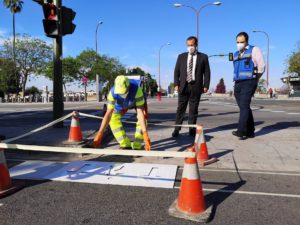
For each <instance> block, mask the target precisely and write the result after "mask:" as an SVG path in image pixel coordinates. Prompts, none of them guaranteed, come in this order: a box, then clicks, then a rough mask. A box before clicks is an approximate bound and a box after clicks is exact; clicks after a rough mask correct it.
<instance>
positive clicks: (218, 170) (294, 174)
mask: <svg viewBox="0 0 300 225" xmlns="http://www.w3.org/2000/svg"><path fill="white" fill-rule="evenodd" d="M178 169H179V170H182V169H183V167H179V168H178ZM201 171H207V172H224V173H237V172H239V173H249V174H263V175H280V176H296V177H298V176H300V173H286V172H267V171H250V170H239V171H236V170H221V169H200V172H201Z"/></svg>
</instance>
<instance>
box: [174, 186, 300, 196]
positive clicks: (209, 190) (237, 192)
mask: <svg viewBox="0 0 300 225" xmlns="http://www.w3.org/2000/svg"><path fill="white" fill-rule="evenodd" d="M174 188H176V189H179V188H180V187H177V186H175V187H174ZM203 191H206V192H220V193H232V194H245V195H260V196H273V197H286V198H300V195H292V194H281V193H267V192H255V191H237V190H223V189H213V188H203Z"/></svg>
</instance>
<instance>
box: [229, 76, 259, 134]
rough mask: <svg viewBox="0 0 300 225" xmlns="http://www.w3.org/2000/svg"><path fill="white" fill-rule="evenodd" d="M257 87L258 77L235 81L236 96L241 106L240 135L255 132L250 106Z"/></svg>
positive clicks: (238, 130)
mask: <svg viewBox="0 0 300 225" xmlns="http://www.w3.org/2000/svg"><path fill="white" fill-rule="evenodd" d="M256 88H257V79H251V80H239V81H235V85H234V96H235V99H236V102H237V104H238V106H239V108H240V117H239V124H238V129H237V132H238V134H240V135H253V134H254V130H255V127H254V119H253V114H252V110H251V108H250V103H251V98H252V96H253V95H254V93H255V90H256Z"/></svg>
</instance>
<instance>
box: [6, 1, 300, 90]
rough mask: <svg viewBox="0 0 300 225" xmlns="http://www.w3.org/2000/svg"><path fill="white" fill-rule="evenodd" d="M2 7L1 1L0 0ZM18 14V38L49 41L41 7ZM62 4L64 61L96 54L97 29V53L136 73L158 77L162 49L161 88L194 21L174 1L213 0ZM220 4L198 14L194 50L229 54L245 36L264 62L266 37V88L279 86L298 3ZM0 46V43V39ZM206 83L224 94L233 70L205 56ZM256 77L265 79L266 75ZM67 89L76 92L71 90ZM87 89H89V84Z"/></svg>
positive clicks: (293, 40)
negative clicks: (65, 10) (67, 24)
mask: <svg viewBox="0 0 300 225" xmlns="http://www.w3.org/2000/svg"><path fill="white" fill-rule="evenodd" d="M0 1H3V0H0ZM23 1H24V5H23V10H22V12H21V13H20V14H18V15H17V16H16V31H17V33H27V34H30V35H31V36H34V37H39V38H41V39H43V40H45V41H47V42H48V43H51V42H52V40H51V38H48V37H46V36H45V35H44V31H43V25H42V19H43V12H42V8H41V6H40V5H38V4H37V3H35V2H33V1H32V0H23ZM62 2H63V5H65V6H67V7H69V8H72V9H73V10H74V11H75V12H76V17H75V20H74V23H75V24H76V26H77V27H76V30H75V32H74V33H73V34H72V35H68V36H65V37H64V38H63V45H64V47H63V51H64V53H63V56H64V57H67V56H76V55H78V54H80V52H81V51H83V50H85V49H87V48H91V49H95V30H96V26H97V23H98V21H103V24H102V25H100V27H99V30H98V52H99V53H100V54H105V55H109V56H111V57H116V58H118V59H119V60H120V61H121V63H122V64H124V65H125V66H126V67H128V68H133V67H137V66H138V67H141V68H142V69H144V70H145V71H147V72H149V73H150V74H153V75H155V78H158V51H159V48H160V46H162V45H163V44H165V43H167V42H171V43H172V44H171V45H168V46H165V47H163V48H162V50H161V85H162V87H163V88H166V87H167V86H168V85H169V84H170V83H171V82H173V72H174V67H175V63H176V59H177V56H178V54H180V53H182V52H185V51H186V44H185V42H186V38H187V37H188V36H191V35H196V16H195V13H194V12H193V11H192V9H190V8H187V7H180V8H176V7H174V3H181V4H185V5H189V6H193V7H194V8H197V9H199V8H200V7H201V6H203V5H204V4H206V3H209V2H213V1H202V0H176V1H174V0H88V1H87V0H85V1H84V0H63V1H62ZM221 2H222V5H220V6H215V5H210V6H208V7H205V8H203V9H202V10H201V12H200V20H199V31H200V36H199V51H200V52H203V53H205V54H207V55H215V54H220V53H225V54H228V53H229V52H234V51H236V41H235V37H236V35H237V34H238V33H239V32H241V31H245V32H247V33H248V34H249V37H250V39H249V43H250V44H251V45H255V46H258V47H260V48H261V49H262V50H263V52H264V55H265V59H266V58H267V57H266V52H267V38H266V36H265V35H264V34H263V33H253V32H252V30H254V29H257V30H263V31H265V32H267V33H268V34H269V36H270V72H269V84H270V87H275V88H276V87H281V86H282V85H283V83H282V82H281V80H280V78H281V77H283V76H284V73H285V70H286V60H287V58H288V56H289V55H290V54H291V53H292V52H293V51H295V50H296V44H297V42H298V41H300V29H299V27H300V19H299V15H298V14H299V12H300V1H299V0H285V1H282V0H276V1H275V0H273V1H271V0H251V1H250V0H248V1H243V0H223V1H222V0H221ZM11 34H12V15H11V14H10V12H9V10H7V9H6V8H5V7H4V5H2V4H0V36H2V37H6V38H7V37H10V36H11ZM0 44H1V39H0ZM209 62H210V68H211V85H210V88H211V89H214V88H215V87H216V85H217V83H218V82H219V80H220V79H221V78H224V81H225V85H226V88H227V90H228V91H229V90H231V89H232V87H233V81H232V77H233V66H232V62H229V61H228V58H227V57H224V58H220V57H210V58H209ZM263 78H265V79H266V74H264V76H263ZM32 85H35V86H37V87H39V88H41V87H42V86H45V85H48V86H49V89H50V90H51V89H52V82H51V81H49V80H46V79H45V78H42V77H41V78H38V79H31V81H30V82H29V83H28V84H27V86H28V87H29V86H32ZM68 88H69V89H70V90H81V89H83V87H78V85H76V86H70V87H68ZM88 89H94V86H91V87H89V88H88Z"/></svg>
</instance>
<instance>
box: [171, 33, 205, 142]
mask: <svg viewBox="0 0 300 225" xmlns="http://www.w3.org/2000/svg"><path fill="white" fill-rule="evenodd" d="M186 45H187V51H188V52H186V53H182V54H180V55H179V56H178V58H177V62H176V66H175V71H174V86H175V91H178V94H179V95H178V108H177V112H176V122H175V124H182V122H183V118H184V114H185V111H186V108H187V105H188V103H189V118H188V123H189V124H196V122H197V117H198V106H199V102H200V97H201V94H202V93H206V92H207V91H208V89H209V83H210V68H209V62H208V56H207V55H206V54H203V53H201V52H198V51H197V46H198V40H197V38H196V37H194V36H191V37H188V38H187V40H186ZM179 131H180V128H179V127H176V128H175V130H174V131H173V133H172V136H173V137H177V136H178V135H179ZM189 134H190V135H191V136H195V134H196V129H195V128H190V130H189Z"/></svg>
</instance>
